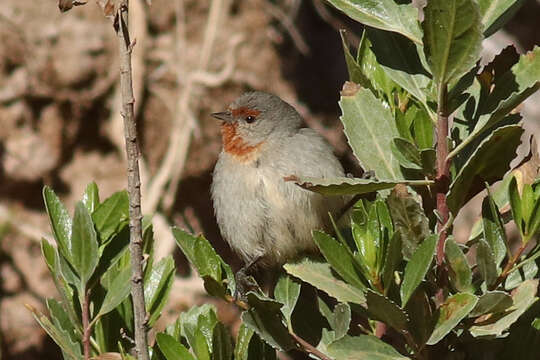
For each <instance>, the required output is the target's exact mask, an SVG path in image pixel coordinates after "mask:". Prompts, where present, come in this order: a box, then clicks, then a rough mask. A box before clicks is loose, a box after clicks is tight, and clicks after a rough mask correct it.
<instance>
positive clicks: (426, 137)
mask: <svg viewBox="0 0 540 360" xmlns="http://www.w3.org/2000/svg"><path fill="white" fill-rule="evenodd" d="M418 113H419V114H418V116H417V117H415V119H414V122H413V129H414V141H415V142H416V145H417V146H418V148H419V149H421V150H428V149H432V148H433V122H431V119H430V118H429V116H428V114H427V113H426V112H425V111H418Z"/></svg>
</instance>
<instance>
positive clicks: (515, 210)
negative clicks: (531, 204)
mask: <svg viewBox="0 0 540 360" xmlns="http://www.w3.org/2000/svg"><path fill="white" fill-rule="evenodd" d="M508 199H509V200H510V207H511V208H512V217H513V219H514V222H515V224H516V227H517V228H518V230H519V232H520V234H521V236H523V233H524V232H525V229H524V227H525V224H524V222H523V211H522V210H521V209H522V206H521V196H520V195H519V190H518V186H517V179H516V178H515V177H512V180H510V185H509V186H508Z"/></svg>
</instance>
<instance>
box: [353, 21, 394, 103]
mask: <svg viewBox="0 0 540 360" xmlns="http://www.w3.org/2000/svg"><path fill="white" fill-rule="evenodd" d="M366 34H367V32H366V31H364V32H362V38H361V39H360V43H359V44H358V51H357V54H356V63H357V64H358V66H359V68H360V70H361V71H362V74H363V75H364V79H359V80H361V81H359V82H358V84H360V85H361V86H362V87H365V88H366V89H369V90H370V91H372V92H373V94H374V95H375V96H376V97H379V98H385V97H386V101H390V100H392V102H393V97H392V96H393V95H392V92H393V91H394V88H395V87H396V84H395V83H394V82H393V81H392V79H390V77H389V76H388V74H387V73H386V71H385V70H384V68H383V67H382V66H381V65H380V64H379V63H378V62H377V58H376V57H375V54H374V53H373V51H372V49H371V41H370V40H369V39H368V37H367V36H366Z"/></svg>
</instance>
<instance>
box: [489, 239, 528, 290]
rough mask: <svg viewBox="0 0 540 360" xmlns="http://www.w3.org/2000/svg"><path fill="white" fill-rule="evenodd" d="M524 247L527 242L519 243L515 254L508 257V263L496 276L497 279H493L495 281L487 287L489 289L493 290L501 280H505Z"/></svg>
mask: <svg viewBox="0 0 540 360" xmlns="http://www.w3.org/2000/svg"><path fill="white" fill-rule="evenodd" d="M526 247H527V243H522V244H521V246H520V247H519V249H518V251H517V253H516V255H514V256H513V257H512V258H510V259H509V260H508V263H507V264H506V266H505V267H504V269H503V271H502V272H501V274H500V275H499V276H498V277H497V280H496V281H495V283H494V284H493V285H492V286H490V287H489V290H495V289H496V288H497V286H499V285H500V284H502V282H503V281H504V280H506V278H507V277H508V275H509V274H510V273H511V272H512V270H513V267H514V265H515V264H516V262H517V261H518V260H519V258H520V257H521V255H522V254H523V251H524V250H525V248H526Z"/></svg>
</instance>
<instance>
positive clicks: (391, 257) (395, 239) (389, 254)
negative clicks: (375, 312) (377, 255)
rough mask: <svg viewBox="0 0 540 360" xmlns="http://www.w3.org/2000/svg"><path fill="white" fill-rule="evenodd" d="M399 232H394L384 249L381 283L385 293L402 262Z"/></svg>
mask: <svg viewBox="0 0 540 360" xmlns="http://www.w3.org/2000/svg"><path fill="white" fill-rule="evenodd" d="M401 236H402V235H401V232H400V231H396V232H395V233H394V235H393V236H392V238H391V239H390V242H389V243H388V246H387V249H386V259H385V260H384V265H383V269H382V281H383V285H384V291H385V293H387V292H388V290H389V289H390V286H391V285H392V284H393V280H394V271H396V270H397V267H398V265H399V263H400V262H401V260H402V255H401V248H402V241H401Z"/></svg>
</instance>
